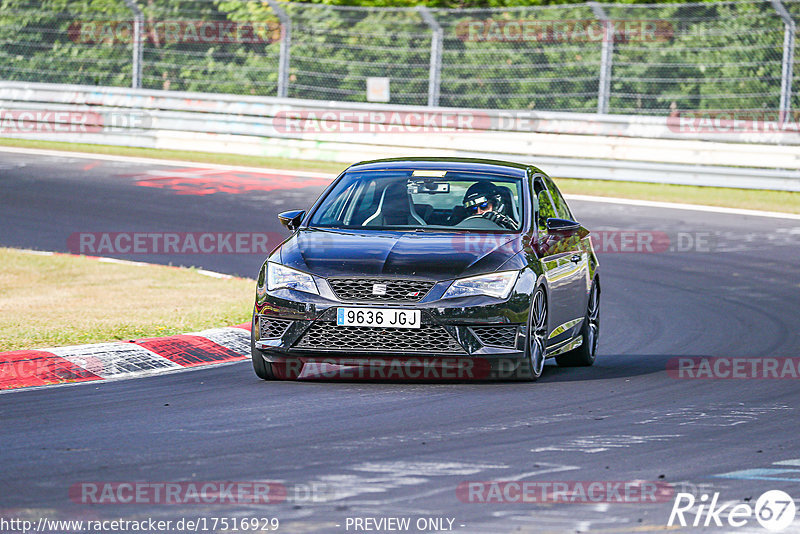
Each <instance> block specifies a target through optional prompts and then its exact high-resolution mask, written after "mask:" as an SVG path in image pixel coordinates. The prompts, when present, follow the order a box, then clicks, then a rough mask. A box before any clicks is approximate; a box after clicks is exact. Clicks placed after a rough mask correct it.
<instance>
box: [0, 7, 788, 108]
mask: <svg viewBox="0 0 800 534" xmlns="http://www.w3.org/2000/svg"><path fill="white" fill-rule="evenodd" d="M798 20H800V0H782V1H778V0H746V1H735V2H714V3H711V2H709V3H691V4H688V3H687V4H665V3H661V4H648V5H642V4H638V5H630V4H603V3H594V2H587V3H585V4H567V5H564V4H562V5H555V6H544V7H514V8H493V9H459V10H449V9H426V8H372V7H343V6H329V5H320V4H303V3H294V2H277V1H275V0H267V1H255V0H252V1H249V0H178V1H175V0H71V1H70V0H41V1H35V0H0V41H1V42H2V46H0V79H2V80H24V81H35V82H51V83H72V84H88V85H112V86H133V87H143V88H150V89H167V90H183V91H199V92H215V93H233V94H245V95H267V96H289V97H294V98H307V99H318V100H320V99H321V100H338V101H355V102H359V101H367V100H368V97H367V86H368V81H370V79H373V78H374V79H377V80H374V81H375V82H376V83H378V86H377V87H378V88H379V91H378V92H377V93H376V94H377V96H375V95H373V97H374V98H372V100H375V99H376V98H377V100H381V99H386V98H388V102H390V103H393V104H414V105H433V106H437V105H438V106H454V107H470V108H492V109H532V110H542V111H544V110H547V111H583V112H597V111H600V112H609V113H632V114H668V113H675V112H676V111H680V110H742V109H750V110H778V109H788V108H789V107H792V108H797V107H798V104H800V98H799V97H798V96H794V95H792V85H793V84H792V81H793V80H797V79H798V77H799V76H800V71H798V69H797V68H796V67H795V62H794V38H795V31H796V29H795V21H798ZM383 79H388V87H387V85H386V80H383ZM387 88H388V91H386V89H387Z"/></svg>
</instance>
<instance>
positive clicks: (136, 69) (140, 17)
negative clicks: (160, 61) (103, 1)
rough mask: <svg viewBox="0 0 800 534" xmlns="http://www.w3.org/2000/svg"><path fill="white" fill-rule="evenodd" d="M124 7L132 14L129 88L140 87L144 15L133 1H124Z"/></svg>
mask: <svg viewBox="0 0 800 534" xmlns="http://www.w3.org/2000/svg"><path fill="white" fill-rule="evenodd" d="M125 5H127V6H128V9H130V10H131V12H132V13H133V72H132V73H131V74H132V75H131V78H132V79H131V87H132V88H134V89H139V88H141V87H142V28H143V27H144V14H143V13H142V10H141V9H139V6H137V5H136V2H135V1H134V0H125Z"/></svg>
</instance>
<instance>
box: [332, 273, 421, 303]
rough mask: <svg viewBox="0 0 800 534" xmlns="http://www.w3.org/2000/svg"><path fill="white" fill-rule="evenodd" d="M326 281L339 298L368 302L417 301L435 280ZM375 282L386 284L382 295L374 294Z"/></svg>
mask: <svg viewBox="0 0 800 534" xmlns="http://www.w3.org/2000/svg"><path fill="white" fill-rule="evenodd" d="M328 283H329V284H330V286H331V289H333V292H334V293H335V294H336V297H337V298H338V299H339V300H343V301H362V302H363V301H368V302H419V301H420V300H422V297H424V296H425V295H426V294H427V293H428V291H430V290H431V288H432V287H433V285H434V283H435V282H425V281H423V280H393V279H391V278H330V279H328ZM375 284H382V285H385V286H386V293H385V294H383V295H375V294H374V286H375Z"/></svg>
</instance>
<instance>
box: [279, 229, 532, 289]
mask: <svg viewBox="0 0 800 534" xmlns="http://www.w3.org/2000/svg"><path fill="white" fill-rule="evenodd" d="M520 250H522V245H521V236H520V235H519V234H492V233H476V232H431V231H425V232H390V231H385V230H384V231H376V230H371V231H367V230H365V231H350V230H328V229H324V230H323V229H303V230H300V231H298V232H297V233H296V234H295V235H294V236H292V237H291V238H290V239H289V240H287V241H286V242H285V243H284V244H283V246H282V247H281V250H280V259H281V263H283V264H284V265H286V266H287V267H292V268H294V269H299V270H301V271H305V272H310V273H312V274H315V275H318V276H322V277H326V278H327V277H334V276H398V277H399V276H411V277H414V278H423V279H428V280H436V281H438V280H447V279H451V278H458V277H462V276H470V275H473V274H482V273H487V272H492V271H495V270H497V269H498V268H499V267H500V266H502V265H503V264H504V263H505V262H506V261H508V260H509V259H510V258H512V257H513V256H514V255H515V254H517V253H518V252H519V251H520Z"/></svg>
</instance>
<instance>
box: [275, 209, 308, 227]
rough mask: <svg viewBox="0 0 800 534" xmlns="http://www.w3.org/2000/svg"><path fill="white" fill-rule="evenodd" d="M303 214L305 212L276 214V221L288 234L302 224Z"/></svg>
mask: <svg viewBox="0 0 800 534" xmlns="http://www.w3.org/2000/svg"><path fill="white" fill-rule="evenodd" d="M305 214H306V212H305V210H292V211H284V212H283V213H279V214H278V220H279V221H280V222H281V224H282V225H284V226H285V227H286V228H287V229H288V230H289V231H290V232H294V231H295V230H297V229H298V228H299V227H300V223H301V222H303V217H304V216H305Z"/></svg>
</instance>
